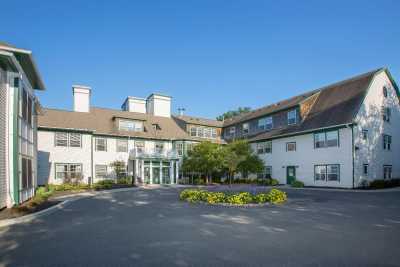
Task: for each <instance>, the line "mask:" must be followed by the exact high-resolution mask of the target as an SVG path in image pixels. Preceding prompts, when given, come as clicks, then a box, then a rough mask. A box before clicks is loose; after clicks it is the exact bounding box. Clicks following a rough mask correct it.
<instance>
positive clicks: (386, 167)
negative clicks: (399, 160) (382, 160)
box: [383, 165, 392, 179]
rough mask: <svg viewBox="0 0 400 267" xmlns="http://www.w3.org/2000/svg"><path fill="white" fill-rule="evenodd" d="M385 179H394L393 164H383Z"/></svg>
mask: <svg viewBox="0 0 400 267" xmlns="http://www.w3.org/2000/svg"><path fill="white" fill-rule="evenodd" d="M383 179H392V165H383Z"/></svg>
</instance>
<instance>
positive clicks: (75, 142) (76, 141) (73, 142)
mask: <svg viewBox="0 0 400 267" xmlns="http://www.w3.org/2000/svg"><path fill="white" fill-rule="evenodd" d="M69 146H70V147H81V134H79V133H70V134H69Z"/></svg>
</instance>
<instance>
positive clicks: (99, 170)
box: [94, 165, 107, 178]
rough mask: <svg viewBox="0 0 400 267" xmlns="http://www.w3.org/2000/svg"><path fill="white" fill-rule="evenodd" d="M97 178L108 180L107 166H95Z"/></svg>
mask: <svg viewBox="0 0 400 267" xmlns="http://www.w3.org/2000/svg"><path fill="white" fill-rule="evenodd" d="M94 168H95V173H96V178H107V165H95V167H94Z"/></svg>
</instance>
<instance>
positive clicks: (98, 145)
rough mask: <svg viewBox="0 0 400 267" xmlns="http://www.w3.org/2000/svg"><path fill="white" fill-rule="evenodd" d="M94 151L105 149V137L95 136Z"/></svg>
mask: <svg viewBox="0 0 400 267" xmlns="http://www.w3.org/2000/svg"><path fill="white" fill-rule="evenodd" d="M96 151H107V139H106V138H96Z"/></svg>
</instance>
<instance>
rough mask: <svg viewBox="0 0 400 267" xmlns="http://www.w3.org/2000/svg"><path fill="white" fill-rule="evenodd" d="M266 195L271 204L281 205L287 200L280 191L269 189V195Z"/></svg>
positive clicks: (284, 194)
mask: <svg viewBox="0 0 400 267" xmlns="http://www.w3.org/2000/svg"><path fill="white" fill-rule="evenodd" d="M267 195H268V198H269V201H270V202H271V203H273V204H278V203H282V202H285V201H286V200H287V196H286V193H285V192H283V191H281V190H278V189H275V188H273V189H271V191H269V193H268V194H267Z"/></svg>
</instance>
